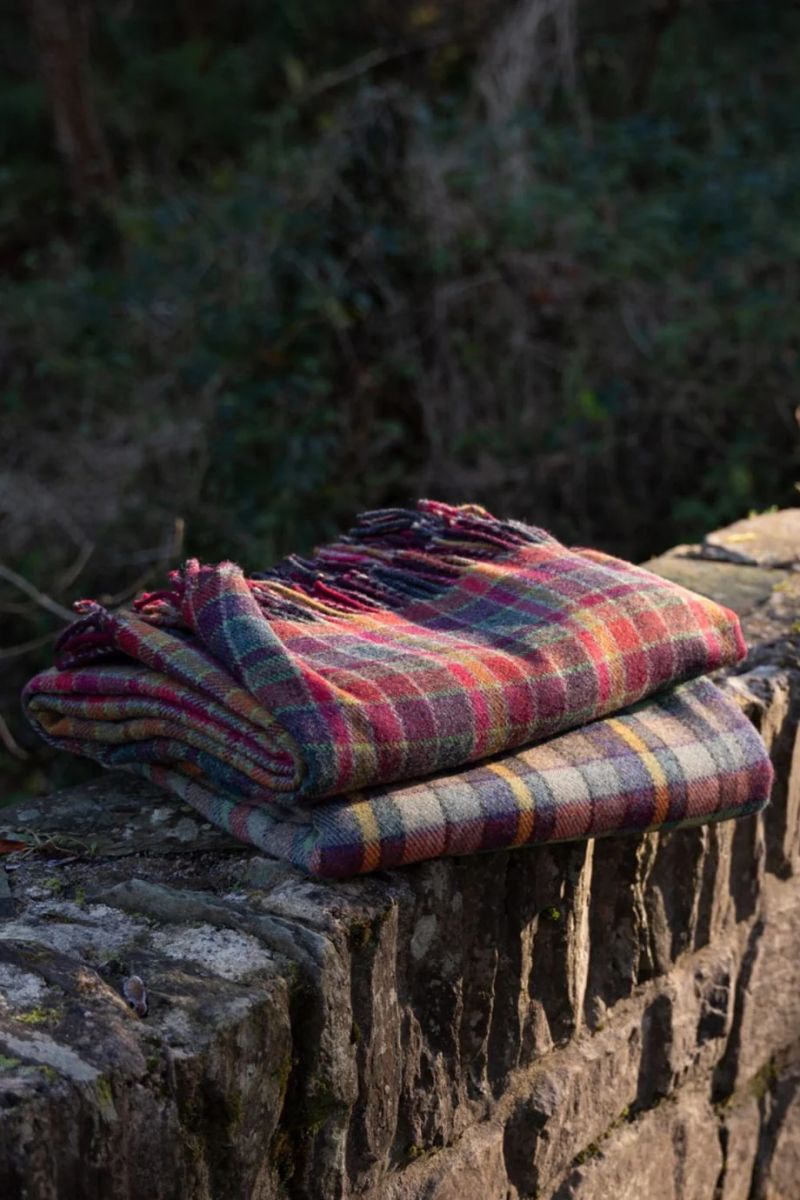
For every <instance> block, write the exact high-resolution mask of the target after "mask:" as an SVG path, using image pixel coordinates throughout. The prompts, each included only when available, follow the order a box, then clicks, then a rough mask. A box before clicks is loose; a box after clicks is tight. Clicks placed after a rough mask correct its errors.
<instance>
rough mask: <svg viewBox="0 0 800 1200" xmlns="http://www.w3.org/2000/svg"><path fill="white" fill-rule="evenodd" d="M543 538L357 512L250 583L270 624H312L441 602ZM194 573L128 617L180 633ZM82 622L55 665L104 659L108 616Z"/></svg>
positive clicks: (431, 503) (435, 506)
mask: <svg viewBox="0 0 800 1200" xmlns="http://www.w3.org/2000/svg"><path fill="white" fill-rule="evenodd" d="M553 543H554V539H553V538H552V537H551V536H550V534H548V533H545V532H544V530H541V529H537V528H535V527H533V526H529V525H524V524H522V523H521V522H519V521H500V520H498V519H497V518H496V517H493V516H492V515H491V513H488V512H487V511H486V509H484V508H482V507H481V506H480V505H477V504H463V505H458V506H456V505H450V504H443V503H441V502H440V501H436V500H420V501H419V502H418V504H417V507H416V509H406V508H383V509H377V510H374V511H372V512H366V513H362V514H361V516H359V517H358V519H357V521H356V524H355V525H354V526H353V528H352V529H351V530H350V531H349V533H347V534H345V535H343V536H342V537H341V538H340V539H339V540H338V541H336V542H333V543H332V544H330V545H328V546H323V547H321V548H320V549H319V550H317V551H316V553H315V555H314V556H313V557H312V558H303V557H301V556H300V555H296V554H293V555H290V556H289V557H288V558H285V559H283V560H282V561H281V562H279V563H278V564H277V565H276V566H274V567H272V568H271V569H270V570H268V571H259V572H254V573H253V574H251V575H249V576H248V577H247V584H248V586H249V587H250V589H251V591H252V593H253V596H254V597H255V599H256V600H257V602H258V604H259V606H260V608H261V610H262V612H263V613H264V616H265V617H266V618H267V619H268V620H275V619H278V618H284V619H288V620H295V621H297V620H301V621H314V620H319V619H320V618H324V617H329V616H335V615H339V616H342V615H347V614H352V615H355V614H357V613H360V612H374V611H377V610H381V609H392V610H396V609H399V608H402V607H404V606H406V605H408V604H411V603H413V602H414V601H417V600H429V599H432V598H433V597H435V596H437V595H439V594H440V593H441V592H442V591H444V590H445V589H446V588H447V587H448V585H450V584H451V583H452V582H453V581H454V580H455V579H456V578H457V577H458V575H459V574H461V572H463V570H464V569H465V567H466V566H468V565H469V564H470V563H471V562H486V561H491V560H493V559H496V558H499V557H501V556H503V555H506V554H509V553H512V552H513V551H514V550H515V549H518V548H519V547H521V546H526V545H547V544H553ZM200 569H201V568H200V567H199V564H198V563H197V560H195V559H191V560H189V561H188V562H187V563H186V564H185V566H184V567H183V568H181V569H180V570H177V571H172V572H170V575H169V587H167V588H163V589H160V590H158V591H153V592H145V593H143V594H142V595H141V596H139V597H138V598H137V599H136V600H135V601H134V602H133V606H132V607H133V610H134V611H135V612H136V613H138V614H139V615H140V616H142V617H143V618H144V619H145V620H148V621H151V622H152V623H153V624H158V625H167V626H172V627H176V628H181V627H184V626H185V622H184V620H183V617H182V604H183V597H184V593H185V590H186V586H187V579H188V578H189V576H190V575H191V574H194V573H196V572H197V571H198V570H200ZM75 610H76V612H77V613H79V614H80V615H79V619H78V620H77V621H76V622H75V623H74V624H73V625H71V626H70V627H69V629H67V630H65V632H64V633H63V634H62V636H61V638H60V639H59V643H58V644H57V647H56V649H57V652H58V658H59V660H60V663H61V665H64V664H65V663H66V662H67V661H70V662H74V661H75V660H76V657H79V658H81V659H83V658H92V659H95V660H96V659H97V657H99V656H101V655H102V652H103V646H104V645H106V644H107V641H108V619H109V618H110V614H109V613H107V611H106V610H105V609H104V608H103V607H102V605H99V604H97V603H96V602H95V601H93V600H80V601H78V602H77V603H76V604H75Z"/></svg>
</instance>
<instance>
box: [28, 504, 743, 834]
mask: <svg viewBox="0 0 800 1200" xmlns="http://www.w3.org/2000/svg"><path fill="white" fill-rule="evenodd" d="M76 607H77V609H78V612H79V617H78V619H77V621H76V622H75V623H74V624H73V625H72V626H71V627H70V628H69V629H68V630H67V631H66V632H65V634H64V635H63V636H62V638H61V641H60V643H59V644H58V646H57V659H56V666H55V667H54V668H53V669H51V670H48V671H44V672H42V673H41V674H39V675H38V676H36V678H34V679H33V680H31V682H30V683H29V684H28V686H27V688H26V690H25V694H24V704H25V707H26V711H27V713H28V716H29V717H30V719H31V721H32V722H33V724H34V726H35V727H36V728H37V729H38V730H39V732H40V733H41V734H42V735H43V736H44V737H45V738H47V740H48V741H50V742H52V743H53V744H54V745H56V746H59V747H60V748H62V749H66V750H71V751H73V752H76V753H80V754H84V755H88V756H90V757H92V758H95V759H97V760H98V761H99V762H101V763H103V764H104V765H106V766H113V767H124V768H127V769H130V770H137V771H140V772H141V773H145V774H149V775H151V777H153V778H158V777H159V776H163V777H164V778H167V777H168V779H169V783H170V786H171V787H173V789H174V790H180V789H181V788H184V786H185V785H187V784H188V783H189V782H191V783H192V784H194V785H196V787H197V788H199V789H201V790H202V791H203V794H206V793H209V794H212V793H213V794H218V795H220V796H223V797H225V798H226V803H230V804H231V805H233V806H234V807H235V806H236V805H238V804H245V805H250V806H264V809H265V814H266V815H265V819H266V816H268V815H269V814H270V813H271V814H272V816H273V817H275V818H276V819H281V820H285V819H289V820H291V819H301V820H303V819H305V817H306V815H307V811H308V810H309V808H310V807H311V806H313V805H314V804H315V803H316V802H318V801H320V800H323V799H325V798H328V797H331V796H339V795H342V794H344V793H352V792H354V791H360V790H362V789H364V788H368V787H373V788H374V787H378V788H380V787H381V786H382V785H389V784H392V783H394V782H397V781H400V780H403V781H405V780H410V779H417V778H420V777H423V776H427V775H430V774H431V773H433V772H437V771H446V770H453V769H455V768H459V767H463V766H465V765H466V764H470V763H474V762H477V761H480V760H483V759H486V758H490V757H492V756H495V755H498V754H502V753H504V752H507V751H510V750H514V749H516V748H518V747H521V746H527V745H529V744H530V743H532V742H539V741H541V740H542V739H545V738H553V737H554V736H556V735H558V734H561V733H563V732H564V731H567V730H570V729H574V728H576V727H578V726H583V725H586V724H588V723H591V722H594V721H597V720H598V719H600V718H602V717H604V716H607V715H609V714H613V713H616V712H618V711H620V710H621V709H626V708H628V707H629V706H630V705H632V704H636V703H638V702H639V701H641V700H642V699H645V698H647V697H649V696H653V695H655V694H657V693H660V692H661V691H662V690H663V689H665V688H667V687H670V686H672V685H675V684H677V683H680V682H682V681H685V680H688V679H692V678H694V677H696V676H699V675H702V674H705V673H708V672H710V671H713V670H715V669H717V668H719V667H722V666H726V665H730V664H732V663H735V662H736V661H738V660H739V659H740V658H741V657H742V656H743V654H744V651H745V647H744V642H743V640H742V635H741V630H740V628H739V623H738V620H737V618H736V616H735V615H734V614H733V613H731V612H730V611H728V610H727V609H725V608H723V607H721V606H720V605H718V604H715V603H714V602H713V601H711V600H707V599H704V598H703V597H700V596H697V595H695V594H694V593H692V592H689V591H687V590H685V589H684V588H681V587H679V586H678V585H676V584H673V583H670V582H668V581H666V580H664V579H661V578H659V577H657V576H655V575H653V574H651V573H650V572H648V571H646V570H644V569H642V568H639V567H634V566H632V565H631V564H629V563H625V562H622V561H620V560H619V559H615V558H612V557H610V556H608V555H605V554H602V553H600V552H598V551H592V550H582V549H577V550H576V549H568V548H566V547H565V546H563V545H561V544H560V543H559V542H558V541H557V540H556V539H555V538H553V537H551V536H550V535H549V534H547V533H545V532H544V531H542V530H540V529H536V528H533V527H530V526H527V525H524V524H522V523H520V522H515V521H500V520H497V519H496V518H494V517H492V516H491V515H490V514H489V513H487V512H486V511H485V510H484V509H482V508H480V507H478V506H477V505H463V506H461V507H453V506H450V505H446V504H441V503H437V502H434V501H420V503H419V504H418V506H417V508H416V509H411V510H401V509H389V510H382V511H379V512H374V513H367V514H365V515H364V516H362V517H361V518H359V521H358V523H357V524H356V526H355V527H354V528H353V529H352V530H351V531H350V533H349V534H347V535H346V536H344V537H342V538H340V539H339V541H338V542H336V543H334V544H333V545H330V546H327V547H323V548H322V549H321V550H319V551H317V553H316V555H315V557H314V558H312V559H305V558H301V557H298V556H292V557H290V558H288V559H286V560H285V561H284V562H282V563H280V564H279V565H278V566H277V567H275V568H273V569H272V570H271V571H267V572H263V573H261V574H254V575H251V576H250V577H246V576H245V575H244V573H243V572H242V571H241V569H240V568H239V567H237V566H235V565H234V564H231V563H222V564H219V565H217V566H201V565H200V564H199V563H197V562H196V561H190V562H189V563H187V564H186V566H185V567H184V568H183V569H182V570H181V571H177V572H174V573H173V575H172V576H171V579H170V585H169V587H167V588H166V589H164V590H163V591H158V592H152V593H148V594H145V595H143V596H142V597H140V598H139V599H138V600H137V601H136V602H135V603H134V605H133V607H132V609H131V610H123V611H117V612H109V611H107V610H106V609H104V608H103V607H102V606H101V605H99V604H96V603H94V602H91V601H83V602H80V603H79V605H77V606H76ZM204 803H205V801H204ZM267 810H269V811H267Z"/></svg>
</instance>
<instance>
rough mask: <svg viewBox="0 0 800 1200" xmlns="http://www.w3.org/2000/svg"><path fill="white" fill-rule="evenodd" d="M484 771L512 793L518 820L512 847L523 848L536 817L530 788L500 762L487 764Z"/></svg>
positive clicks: (531, 831)
mask: <svg viewBox="0 0 800 1200" xmlns="http://www.w3.org/2000/svg"><path fill="white" fill-rule="evenodd" d="M486 769H487V770H489V771H492V772H493V773H494V774H495V775H499V776H500V778H501V779H504V780H505V781H506V783H507V784H508V786H509V787H510V788H511V791H512V792H513V793H514V799H515V800H516V802H517V806H518V808H519V820H518V822H517V832H516V834H515V835H514V840H513V842H510V843H509V844H510V845H512V846H524V845H525V843H526V842H527V841H529V840H530V836H531V834H532V833H533V821H534V817H535V815H536V813H535V806H534V802H533V794H532V792H531V790H530V788H528V787H526V786H525V784H524V783H523V782H522V780H521V779H520V777H519V776H518V775H515V774H514V772H513V771H511V770H509V768H508V767H507V766H505V765H504V764H503V763H501V762H494V763H487V764H486Z"/></svg>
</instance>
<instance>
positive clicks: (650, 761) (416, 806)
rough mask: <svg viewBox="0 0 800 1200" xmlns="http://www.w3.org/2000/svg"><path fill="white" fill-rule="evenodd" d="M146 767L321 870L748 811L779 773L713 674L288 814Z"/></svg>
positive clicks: (245, 836)
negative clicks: (553, 731)
mask: <svg viewBox="0 0 800 1200" xmlns="http://www.w3.org/2000/svg"><path fill="white" fill-rule="evenodd" d="M143 773H144V774H146V775H147V776H148V777H149V778H150V779H152V780H153V781H155V782H156V783H159V784H161V785H162V786H164V787H166V788H168V789H169V790H171V791H173V792H176V793H177V794H178V795H180V796H181V797H182V798H183V799H184V800H186V801H188V802H189V803H191V804H192V805H193V806H194V807H195V808H196V809H198V810H199V811H200V812H201V813H203V815H204V816H205V817H206V818H207V819H208V820H209V821H212V822H214V823H215V824H217V825H221V826H222V827H223V828H224V829H227V830H228V831H229V832H230V833H232V834H234V835H235V836H236V837H238V838H240V839H241V840H242V841H246V842H251V843H253V844H254V845H256V846H258V847H260V848H261V849H262V850H264V851H266V852H267V853H268V854H271V855H274V856H275V857H277V858H282V859H285V860H287V861H288V862H290V863H292V864H293V865H294V866H297V867H300V868H301V869H302V870H304V871H308V872H310V873H311V874H313V875H316V876H318V877H320V878H344V877H348V876H351V875H357V874H362V873H365V872H369V871H376V870H379V869H385V868H389V867H398V866H405V865H407V864H409V863H413V862H419V861H421V860H423V859H429V858H441V857H445V856H450V855H467V854H476V853H480V852H483V851H489V850H498V849H503V848H511V847H519V846H526V845H534V844H543V843H546V842H559V841H574V840H577V839H582V838H590V837H602V836H605V835H608V834H621V833H642V832H644V831H646V830H650V829H672V828H676V827H679V826H688V825H697V824H700V823H702V822H707V821H721V820H726V819H729V818H732V817H743V816H747V815H749V814H751V813H754V812H757V811H758V810H759V809H760V808H762V807H763V805H764V804H766V802H767V800H768V798H769V793H770V787H771V784H772V776H773V772H772V765H771V763H770V760H769V756H768V754H767V752H766V749H765V747H764V744H763V742H762V741H761V738H760V737H759V735H758V733H757V732H756V730H755V728H754V727H753V725H752V723H751V722H750V721H749V720H748V718H747V717H746V716H745V715H744V714H743V713H742V711H741V709H740V708H739V707H738V705H737V703H736V701H735V700H734V699H732V698H731V697H730V696H729V695H726V694H725V693H724V692H723V691H721V690H720V688H718V687H716V686H715V685H714V684H713V683H711V682H710V681H709V680H707V679H697V680H693V681H692V682H690V683H685V684H683V685H681V686H679V687H677V688H674V689H672V690H670V691H668V692H666V693H663V694H661V695H659V696H658V697H656V698H655V699H653V700H650V701H646V702H643V703H641V704H639V705H637V706H635V707H634V708H632V709H629V710H628V711H627V712H625V713H621V714H619V715H618V716H615V717H607V718H605V719H604V720H601V721H595V722H593V723H591V724H589V725H587V726H585V727H584V728H582V729H577V730H572V731H571V732H569V733H564V734H561V735H560V736H558V737H555V738H552V739H550V740H549V741H547V742H542V743H539V744H537V745H534V746H530V747H528V748H527V749H524V750H520V751H517V752H515V753H510V754H505V755H502V756H499V757H496V758H494V759H490V760H488V761H487V762H484V763H481V764H480V765H477V766H473V767H468V768H466V769H465V770H460V771H454V772H447V773H440V774H438V775H434V776H430V777H428V778H426V779H422V780H417V781H413V782H410V783H405V784H398V785H394V786H384V787H377V788H372V789H370V790H368V791H365V792H362V793H359V794H354V795H350V796H347V797H344V798H342V799H339V800H329V801H327V802H326V803H322V804H316V805H314V806H313V807H311V808H308V809H305V810H303V811H296V812H294V813H290V814H287V815H285V816H283V815H281V814H276V813H275V812H274V810H272V809H271V808H270V806H267V805H259V804H255V805H254V804H247V803H237V802H236V801H235V800H233V799H231V798H230V797H226V796H223V795H221V794H220V793H218V792H217V793H214V792H211V791H209V790H208V788H207V787H205V786H204V785H203V784H201V783H196V782H193V781H192V780H190V779H187V778H186V776H185V775H182V774H179V773H176V772H174V771H172V770H170V768H168V767H155V768H150V769H148V770H146V771H143Z"/></svg>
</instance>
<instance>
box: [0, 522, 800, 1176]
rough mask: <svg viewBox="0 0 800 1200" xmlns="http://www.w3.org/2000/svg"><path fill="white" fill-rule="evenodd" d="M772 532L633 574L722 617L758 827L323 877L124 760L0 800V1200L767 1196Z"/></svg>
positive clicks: (796, 701) (773, 1146)
mask: <svg viewBox="0 0 800 1200" xmlns="http://www.w3.org/2000/svg"><path fill="white" fill-rule="evenodd" d="M798 550H800V511H798V512H791V513H784V514H775V515H772V516H766V517H761V518H758V519H757V520H755V521H751V522H746V523H743V524H742V525H741V526H740V527H734V528H733V529H731V530H729V531H723V533H721V534H718V535H715V536H713V537H711V538H709V539H707V541H706V543H705V544H704V546H703V547H700V548H698V547H694V548H686V547H684V548H679V549H678V550H676V551H673V552H672V553H671V554H669V555H665V556H663V557H662V558H661V559H658V560H656V561H655V562H654V564H652V565H653V567H654V569H656V570H659V571H661V572H662V573H663V574H665V575H668V576H670V577H672V578H677V579H680V580H682V581H684V582H687V583H688V584H690V585H691V586H694V587H696V588H697V589H698V590H700V591H703V592H705V593H706V594H709V595H713V596H716V597H718V598H719V599H721V600H723V601H725V602H726V603H729V604H731V605H733V606H734V607H736V608H737V609H738V611H739V612H740V613H741V615H742V617H743V620H744V623H745V627H746V632H747V633H748V636H749V639H750V641H751V644H752V646H753V650H752V653H751V655H750V658H749V659H748V661H747V662H746V663H745V664H744V665H743V667H742V669H741V670H740V671H739V673H738V674H737V675H736V676H735V677H734V678H732V679H730V680H729V683H728V686H730V687H732V688H733V689H734V692H735V694H736V695H737V696H738V697H739V698H740V700H741V703H742V704H743V705H744V706H745V707H746V709H747V711H748V712H749V714H750V715H751V717H752V719H753V720H754V721H755V722H756V724H757V725H758V726H759V728H760V729H761V730H762V732H763V734H764V736H765V738H766V739H767V741H768V743H769V745H770V748H771V751H772V754H773V757H774V761H775V764H776V767H777V771H778V779H777V784H776V788H775V794H774V799H773V801H772V804H771V806H770V808H769V809H768V810H767V811H766V812H765V813H764V814H763V815H762V816H760V817H759V818H753V819H749V820H746V821H742V822H739V823H735V824H730V823H729V824H726V825H720V826H712V827H706V828H702V829H695V830H684V831H679V832H675V833H672V834H666V835H664V836H661V837H659V836H656V835H646V836H643V837H638V838H619V839H608V840H606V841H598V842H590V843H588V844H575V845H564V846H558V847H553V848H549V849H548V848H542V849H530V850H519V851H515V852H511V853H508V852H503V853H496V854H491V855H486V856H482V857H478V858H472V859H468V860H450V861H445V862H435V863H429V864H422V865H420V866H417V867H412V868H409V869H406V870H401V871H394V872H387V873H384V874H381V875H379V876H374V877H372V878H368V879H365V880H359V881H353V882H348V883H344V884H338V885H327V884H320V883H315V882H312V881H310V880H308V879H306V878H303V877H301V876H300V875H298V874H297V873H295V872H293V871H291V870H289V869H287V868H284V867H283V866H280V865H278V864H275V863H273V862H271V861H268V860H267V859H265V858H263V857H260V856H259V855H257V854H255V853H249V852H247V851H246V850H245V849H244V848H243V847H242V846H240V845H237V844H235V843H233V842H231V841H230V840H229V839H227V838H226V837H224V836H223V835H222V834H221V833H218V832H217V831H216V830H213V829H211V828H210V827H209V826H206V825H201V824H200V823H199V821H198V819H197V818H196V816H195V815H194V814H193V813H191V812H190V811H189V810H187V809H185V808H182V807H181V806H180V805H178V804H177V803H174V802H172V801H171V800H170V799H169V798H168V797H166V796H164V795H163V794H161V793H156V792H155V791H154V790H153V789H150V788H148V787H146V786H144V785H142V784H139V783H138V782H136V781H133V780H130V779H127V778H126V777H115V776H102V777H101V778H99V779H98V780H97V781H96V782H94V783H92V784H91V785H89V786H87V787H83V788H79V789H74V790H72V791H70V792H65V793H61V794H59V795H57V796H54V797H50V798H49V799H47V800H46V801H35V802H33V801H31V802H27V803H25V804H21V805H18V806H16V807H15V808H9V809H5V810H2V811H0V821H1V822H2V824H3V826H4V827H5V829H6V835H7V836H8V837H24V838H25V839H28V840H33V841H35V843H36V850H35V851H34V852H32V853H29V854H27V855H20V854H12V855H6V856H4V858H3V859H2V860H0V862H4V863H5V864H6V868H7V869H6V870H5V871H3V870H2V868H0V1196H3V1197H4V1198H5V1200H14V1198H16V1197H25V1198H26V1200H71V1198H72V1197H80V1198H82V1200H83V1198H85V1200H122V1198H128V1197H137V1198H139V1197H141V1198H143V1200H168V1198H169V1200H206V1198H212V1200H228V1198H230V1200H243V1198H248V1200H272V1198H275V1200H277V1198H278V1197H287V1198H288V1197H291V1198H308V1200H333V1198H342V1200H344V1198H346V1197H355V1196H358V1197H362V1198H364V1200H379V1198H380V1200H473V1198H474V1200H495V1198H496V1200H512V1198H513V1200H520V1198H522V1197H538V1198H539V1200H547V1198H549V1200H568V1198H570V1200H610V1198H611V1197H613V1198H614V1200H627V1198H628V1197H630V1198H631V1200H797V1198H798V1196H800V878H799V877H798V863H799V861H800V855H799V853H798V840H799V835H800V821H799V819H798V808H799V807H800V766H798V765H795V760H796V759H798V755H799V754H800V752H798V751H797V750H796V747H795V743H796V729H797V717H798V711H800V657H799V655H798V651H799V648H800V638H798V636H797V634H796V628H797V626H796V624H795V622H796V621H797V619H798V616H800V573H798V574H795V573H794V571H793V569H792V568H793V567H794V565H795V560H796V557H797V556H798ZM799 761H800V760H799ZM133 974H136V975H139V976H140V977H141V978H142V979H143V980H144V982H145V985H146V987H147V992H148V1003H149V1010H148V1013H147V1015H146V1016H139V1015H137V1013H136V1012H134V1011H132V1010H131V1009H130V1008H129V1007H128V1006H127V1004H126V1003H125V1000H124V999H123V998H122V995H121V990H122V987H123V983H124V980H125V979H126V978H127V977H129V976H131V975H133Z"/></svg>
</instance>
